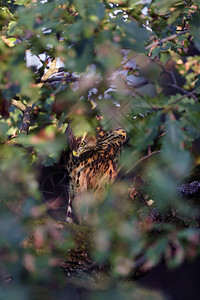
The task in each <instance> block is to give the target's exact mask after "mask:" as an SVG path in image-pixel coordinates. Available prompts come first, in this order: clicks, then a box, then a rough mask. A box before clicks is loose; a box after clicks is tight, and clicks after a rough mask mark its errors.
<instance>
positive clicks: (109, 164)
mask: <svg viewBox="0 0 200 300" xmlns="http://www.w3.org/2000/svg"><path fill="white" fill-rule="evenodd" d="M125 140H126V132H125V131H124V130H123V129H116V130H112V131H109V132H105V131H103V130H102V129H101V128H97V134H96V136H95V137H94V136H89V135H88V134H87V133H85V134H84V135H83V136H82V137H75V136H74V134H73V132H72V131H71V130H69V132H68V142H69V147H70V152H69V155H68V159H67V163H66V168H67V171H68V173H69V179H70V183H69V204H68V209H67V217H66V221H67V222H72V221H73V220H72V219H73V217H72V215H75V216H76V219H77V220H78V222H79V223H80V224H82V223H84V222H85V220H87V213H83V214H82V213H81V204H82V203H81V201H82V200H81V199H83V198H82V197H81V196H82V195H83V194H84V193H86V192H89V191H92V192H93V195H92V196H93V197H94V199H97V200H102V199H103V198H104V193H105V185H106V184H107V183H111V182H112V181H113V180H114V179H115V177H116V176H117V173H118V167H117V160H118V157H119V154H120V150H121V148H122V146H123V144H124V142H125Z"/></svg>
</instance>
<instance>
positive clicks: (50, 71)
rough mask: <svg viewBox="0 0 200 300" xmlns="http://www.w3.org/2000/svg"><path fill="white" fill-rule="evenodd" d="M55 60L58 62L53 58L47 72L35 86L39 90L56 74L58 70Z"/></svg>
mask: <svg viewBox="0 0 200 300" xmlns="http://www.w3.org/2000/svg"><path fill="white" fill-rule="evenodd" d="M57 60H58V59H57V58H54V60H53V61H52V62H51V65H50V67H49V69H48V71H47V72H46V73H45V74H44V75H43V76H42V78H41V80H40V83H38V84H37V86H38V87H39V88H41V87H42V86H43V85H44V83H45V82H46V81H47V79H48V78H49V77H50V76H51V75H53V74H54V73H57V72H58V70H59V68H56V63H57Z"/></svg>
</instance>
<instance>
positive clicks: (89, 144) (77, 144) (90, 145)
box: [69, 132, 97, 157]
mask: <svg viewBox="0 0 200 300" xmlns="http://www.w3.org/2000/svg"><path fill="white" fill-rule="evenodd" d="M69 146H70V148H71V150H72V153H73V156H75V157H80V156H81V155H84V154H86V153H87V152H89V151H95V150H96V146H97V140H96V138H95V137H94V136H89V135H88V133H87V132H85V133H84V134H83V135H82V136H81V137H75V136H74V137H73V139H72V140H71V143H69Z"/></svg>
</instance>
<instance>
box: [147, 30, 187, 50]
mask: <svg viewBox="0 0 200 300" xmlns="http://www.w3.org/2000/svg"><path fill="white" fill-rule="evenodd" d="M188 32H189V31H188V30H183V31H179V32H177V33H175V34H172V35H170V36H168V37H166V38H163V39H161V40H158V41H156V42H153V43H151V44H149V45H148V46H146V47H145V48H146V49H147V50H148V49H151V48H153V47H156V46H159V45H160V44H162V43H165V42H168V41H171V40H174V39H175V38H177V37H178V36H180V35H182V34H185V33H188Z"/></svg>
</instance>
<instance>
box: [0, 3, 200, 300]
mask: <svg viewBox="0 0 200 300" xmlns="http://www.w3.org/2000/svg"><path fill="white" fill-rule="evenodd" d="M198 2H199V1H197V0H196V1H195V0H185V1H180V0H168V1H166V0H152V1H139V2H138V1H135V0H132V1H131V0H121V1H114V0H113V1H109V0H105V1H103V0H102V1H101V0H87V1H86V0H69V1H65V0H55V1H51V0H49V1H29V0H22V1H14V0H11V1H1V2H0V30H1V38H0V69H1V72H0V115H1V117H0V141H1V143H0V157H1V160H0V170H1V172H0V191H1V193H0V200H1V206H0V214H1V218H0V227H1V237H0V256H1V265H0V273H1V278H2V284H3V285H5V289H2V290H1V291H0V298H1V299H8V298H9V297H10V298H11V297H13V296H14V295H15V297H18V298H19V299H23V298H24V299H27V297H28V296H27V295H30V293H31V292H33V291H34V287H35V286H37V288H38V289H39V287H40V288H41V285H42V286H43V292H44V293H45V295H47V297H46V298H48V297H51V296H52V295H54V296H52V297H56V295H58V294H59V293H62V292H61V290H62V287H63V286H64V285H65V284H67V283H68V282H70V283H71V282H73V284H74V285H75V286H79V285H81V286H82V285H83V286H85V287H89V286H90V285H94V286H95V287H98V288H107V289H108V291H110V290H109V288H108V283H109V284H113V283H115V282H118V281H119V280H125V279H126V278H134V272H135V269H136V268H137V267H138V261H139V259H140V261H142V264H141V265H139V268H140V270H141V269H142V272H145V271H146V270H148V269H149V268H151V267H153V266H155V265H157V264H159V262H160V261H161V259H164V260H165V262H166V264H167V265H168V266H169V267H175V266H177V265H179V264H181V263H182V262H183V260H185V259H194V258H195V257H196V256H197V255H198V254H199V250H200V249H199V238H200V237H199V229H198V228H199V203H198V195H197V196H196V194H195V196H194V197H193V191H191V192H190V193H189V194H190V198H192V199H186V198H184V197H183V196H184V195H182V194H181V193H180V192H179V190H180V186H181V185H182V184H183V183H185V182H190V181H194V180H197V181H198V180H199V176H198V172H197V174H196V173H194V171H193V170H194V168H195V167H196V166H198V164H199V153H200V151H199V150H200V149H199V137H200V126H199V118H200V105H199V95H200V78H199V65H200V44H199V32H200V21H199V20H200V10H199V3H198ZM61 62H62V64H61ZM97 116H98V117H97ZM69 122H70V124H71V126H72V128H73V130H74V132H75V134H77V135H81V134H83V133H84V132H85V131H88V132H90V133H92V134H94V133H95V129H96V127H97V126H99V125H101V126H102V127H103V128H104V129H105V130H111V129H113V128H119V127H122V128H124V129H125V130H126V131H127V133H128V136H129V138H130V140H129V143H128V146H127V147H126V148H125V149H124V151H123V153H122V156H121V161H120V165H121V172H120V176H119V179H118V180H117V181H116V182H115V183H114V184H113V185H112V186H110V187H108V189H107V196H106V199H105V201H104V202H102V203H101V204H99V205H98V209H97V211H98V213H97V217H95V218H92V215H91V222H90V224H88V226H89V229H88V228H85V229H83V228H78V229H77V228H76V226H75V225H74V228H68V226H67V225H66V224H64V222H62V221H63V216H62V217H60V219H59V217H57V220H56V221H55V220H53V218H51V217H50V216H49V215H48V210H49V208H51V209H52V207H53V210H54V211H56V210H57V209H58V208H59V209H60V207H57V206H56V205H55V203H54V205H53V206H51V203H49V202H48V203H46V202H45V201H44V200H46V198H45V196H44V195H45V190H44V186H45V182H46V181H45V180H48V178H50V179H52V178H53V175H52V174H55V173H54V172H55V171H52V170H54V169H53V167H52V168H50V166H55V165H56V166H57V165H58V163H59V159H60V156H61V152H62V151H63V150H64V149H65V148H67V141H66V136H65V133H64V132H65V129H66V127H67V124H68V123H69ZM48 167H49V168H48ZM44 170H47V173H44V174H46V175H45V177H44V176H43V175H41V174H42V172H44ZM52 172H53V173H52ZM59 172H60V171H59ZM61 173H62V172H61ZM61 173H60V174H61ZM48 176H50V177H48ZM55 177H56V176H55ZM50 179H49V180H50ZM54 184H55V183H54ZM66 189H67V187H66V188H64V190H65V191H66ZM182 190H183V194H184V187H183V188H182ZM187 198H188V197H187ZM66 201H67V196H66ZM65 209H66V203H64V204H62V211H64V212H65ZM72 227H73V226H72ZM79 230H80V232H82V230H83V232H84V238H83V237H81V238H80V240H81V242H80V241H78V242H77V232H79ZM85 230H86V232H85ZM88 230H89V237H88V236H87V232H88ZM85 233H86V237H85ZM78 236H79V235H78ZM85 238H86V243H85V244H84V239H85ZM78 240H79V239H78ZM88 240H89V241H90V243H91V244H90V243H89V244H90V246H89V247H88V248H89V250H88V249H87V245H88ZM77 243H78V244H81V245H82V246H83V248H84V250H85V251H87V250H88V251H89V252H90V255H91V258H90V259H91V260H92V261H94V262H96V263H97V264H98V265H99V266H103V267H102V269H101V270H100V271H99V273H98V276H97V275H96V276H97V278H96V279H94V278H93V277H92V276H91V274H90V275H88V272H86V273H87V276H86V274H85V273H84V272H83V277H84V278H83V277H81V276H80V278H79V279H78V280H75V279H74V278H73V276H69V278H67V276H65V275H64V274H63V273H62V272H61V269H60V265H62V262H63V261H64V259H66V260H65V261H67V258H66V257H67V253H68V252H70V251H71V249H73V248H74V247H75V248H76V246H77ZM79 247H80V245H79ZM173 249H175V251H173ZM68 250H69V251H68ZM82 250H83V249H82ZM105 266H108V267H107V269H106V267H105ZM105 269H106V271H105ZM108 270H109V271H108ZM8 274H10V275H11V276H12V278H13V279H12V280H11V283H10V285H9V284H8V286H7V285H6V283H5V278H6V277H7V276H8ZM102 274H103V275H102ZM79 275H80V274H79ZM75 277H76V276H75ZM102 278H103V279H104V280H103V279H102ZM91 282H92V283H91ZM99 282H102V284H100V283H99ZM105 282H106V283H107V284H105ZM24 284H25V285H24ZM117 291H118V293H119V294H118V295H117V296H116V295H115V293H117ZM56 293H57V294H56ZM65 293H66V294H67V293H69V292H68V291H65ZM109 293H110V292H108V293H107V294H106V297H108V298H109V299H110V294H109ZM133 293H134V295H133ZM38 295H39V293H38ZM38 295H36V296H35V297H38V298H37V299H40V298H39V296H38ZM59 295H61V294H59ZM67 295H68V294H67ZM113 295H115V298H119V299H121V298H122V295H123V297H124V295H126V296H127V295H128V296H127V299H137V295H138V297H140V298H141V297H143V298H144V299H151V297H152V299H164V298H162V296H161V295H159V294H153V295H151V294H147V293H146V291H145V290H142V289H138V287H137V285H136V284H135V283H134V285H132V284H128V283H124V284H123V285H122V286H119V287H117V288H115V289H114V290H113ZM69 297H70V294H69ZM96 297H97V298H98V297H99V296H98V294H97V295H96ZM113 297H114V296H113ZM41 299H43V298H42V297H41Z"/></svg>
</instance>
